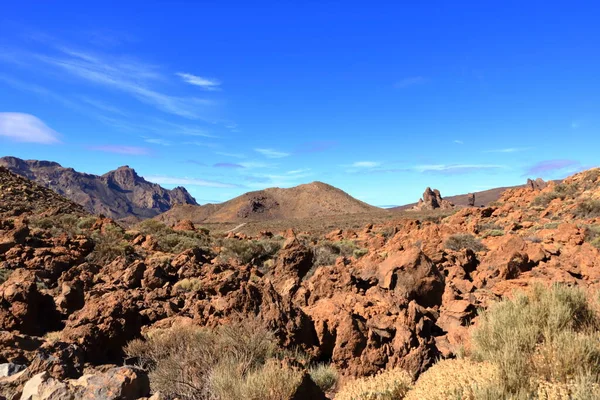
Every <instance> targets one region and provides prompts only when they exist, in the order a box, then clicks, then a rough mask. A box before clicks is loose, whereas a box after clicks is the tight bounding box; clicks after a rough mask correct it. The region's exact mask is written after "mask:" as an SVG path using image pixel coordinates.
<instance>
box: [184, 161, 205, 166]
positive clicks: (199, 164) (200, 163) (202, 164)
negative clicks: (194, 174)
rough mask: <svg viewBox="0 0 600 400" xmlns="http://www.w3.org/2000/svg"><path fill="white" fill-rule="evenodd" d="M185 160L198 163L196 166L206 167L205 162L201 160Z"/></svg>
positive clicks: (189, 162)
mask: <svg viewBox="0 0 600 400" xmlns="http://www.w3.org/2000/svg"><path fill="white" fill-rule="evenodd" d="M185 162H186V163H188V164H195V165H198V166H201V167H206V166H207V165H206V163H203V162H202V161H198V160H186V161H185Z"/></svg>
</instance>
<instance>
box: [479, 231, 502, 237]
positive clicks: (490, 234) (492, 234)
mask: <svg viewBox="0 0 600 400" xmlns="http://www.w3.org/2000/svg"><path fill="white" fill-rule="evenodd" d="M481 236H482V237H483V238H487V237H498V236H504V231H503V230H501V229H492V230H489V231H485V232H483V234H482V235H481Z"/></svg>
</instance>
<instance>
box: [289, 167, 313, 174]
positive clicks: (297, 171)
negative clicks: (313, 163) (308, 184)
mask: <svg viewBox="0 0 600 400" xmlns="http://www.w3.org/2000/svg"><path fill="white" fill-rule="evenodd" d="M309 171H310V168H300V169H295V170H292V171H288V172H286V174H287V175H301V174H306V173H307V172H309Z"/></svg>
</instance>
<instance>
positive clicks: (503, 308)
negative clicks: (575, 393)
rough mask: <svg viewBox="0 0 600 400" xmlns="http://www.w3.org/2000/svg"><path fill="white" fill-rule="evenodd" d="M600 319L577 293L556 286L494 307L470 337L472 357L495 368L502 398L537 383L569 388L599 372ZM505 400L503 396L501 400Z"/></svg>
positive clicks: (532, 389)
mask: <svg viewBox="0 0 600 400" xmlns="http://www.w3.org/2000/svg"><path fill="white" fill-rule="evenodd" d="M599 339H600V337H599V333H598V319H597V316H596V313H595V310H594V308H593V305H592V304H590V303H589V302H588V300H587V298H586V295H585V293H584V292H582V291H581V290H580V289H575V288H570V287H566V286H559V285H555V286H553V287H552V288H551V289H547V288H544V287H541V286H536V287H534V288H533V290H532V292H531V293H530V294H529V295H526V294H519V295H517V296H515V298H514V299H513V300H505V301H502V302H500V303H496V304H494V305H492V306H491V307H490V308H489V309H488V310H487V311H485V312H483V313H482V315H481V319H480V321H479V324H478V325H477V326H476V328H475V330H474V333H473V359H474V360H477V361H483V362H489V363H491V364H493V365H495V366H497V368H498V371H499V377H500V381H499V383H498V385H499V388H498V389H499V390H501V392H502V393H504V394H505V395H506V396H508V395H509V394H519V393H522V392H527V393H534V392H535V391H536V390H537V386H539V382H556V383H560V384H565V385H566V384H572V383H573V382H574V381H576V380H578V379H587V376H588V375H590V374H592V376H596V377H597V376H598V374H599V373H600V341H599ZM504 398H506V397H504Z"/></svg>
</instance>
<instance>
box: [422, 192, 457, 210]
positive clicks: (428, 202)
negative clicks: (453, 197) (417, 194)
mask: <svg viewBox="0 0 600 400" xmlns="http://www.w3.org/2000/svg"><path fill="white" fill-rule="evenodd" d="M438 208H439V209H442V210H449V209H451V208H454V204H452V203H451V202H449V201H448V200H444V199H442V195H441V194H440V191H439V190H437V189H433V190H431V188H427V189H425V192H424V193H423V197H422V198H420V199H419V202H418V203H417V205H416V206H414V207H413V210H416V211H421V210H437V209H438Z"/></svg>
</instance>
